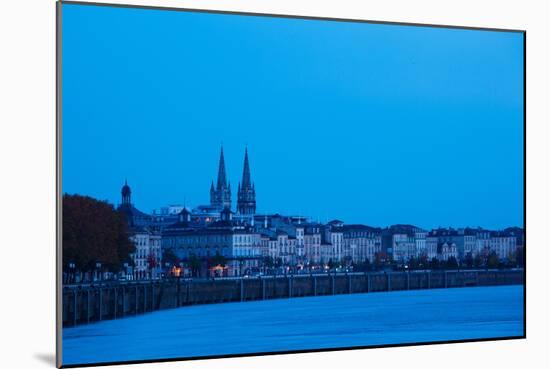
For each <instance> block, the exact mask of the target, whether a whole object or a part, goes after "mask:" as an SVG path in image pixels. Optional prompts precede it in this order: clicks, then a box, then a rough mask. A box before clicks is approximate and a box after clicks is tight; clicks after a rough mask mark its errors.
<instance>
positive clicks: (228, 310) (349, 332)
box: [63, 286, 524, 365]
mask: <svg viewBox="0 0 550 369" xmlns="http://www.w3.org/2000/svg"><path fill="white" fill-rule="evenodd" d="M523 293H524V291H523V286H494V287H472V288H452V289H451V288H449V289H432V290H418V291H395V292H391V293H376V294H374V293H360V294H354V295H335V296H323V297H304V298H301V299H279V300H270V301H254V302H248V303H245V304H241V303H227V304H211V305H196V306H189V307H186V308H182V309H172V310H165V311H157V312H153V313H151V314H145V315H141V316H135V317H131V318H127V319H118V320H111V321H104V322H99V323H96V324H90V325H83V326H79V327H71V328H64V329H63V363H64V364H65V365H70V364H79V363H101V362H110V361H131V360H153V359H160V358H184V357H204V356H211V355H236V354H251V353H260V352H277V351H292V350H308V349H310V350H311V349H329V348H336V347H352V346H371V345H393V344H405V343H419V342H434V341H449V340H469V339H486V338H502V337H520V336H522V335H523V314H524V311H523Z"/></svg>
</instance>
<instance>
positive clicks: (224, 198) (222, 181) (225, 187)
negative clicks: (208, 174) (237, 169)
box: [210, 145, 231, 210]
mask: <svg viewBox="0 0 550 369" xmlns="http://www.w3.org/2000/svg"><path fill="white" fill-rule="evenodd" d="M210 205H212V206H215V207H216V208H218V209H220V210H221V209H223V208H224V207H228V208H230V209H231V184H230V183H229V181H228V180H227V174H226V172H225V158H224V155H223V145H222V147H221V150H220V161H219V164H218V179H217V182H216V187H215V188H214V182H212V185H211V186H210Z"/></svg>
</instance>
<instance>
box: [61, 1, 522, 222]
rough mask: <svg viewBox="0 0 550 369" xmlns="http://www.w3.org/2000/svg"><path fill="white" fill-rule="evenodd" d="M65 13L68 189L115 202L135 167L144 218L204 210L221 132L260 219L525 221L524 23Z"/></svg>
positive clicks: (234, 178) (233, 178)
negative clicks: (487, 25) (448, 25)
mask: <svg viewBox="0 0 550 369" xmlns="http://www.w3.org/2000/svg"><path fill="white" fill-rule="evenodd" d="M65 12H66V13H67V14H70V16H69V17H67V21H66V22H65V23H64V28H66V29H67V30H70V32H65V33H64V35H63V37H64V39H63V45H64V47H63V53H64V54H63V58H64V63H63V74H64V77H65V78H64V82H63V93H64V96H63V98H64V104H63V169H62V173H63V190H64V191H65V192H68V193H83V194H89V195H91V196H94V197H96V198H99V199H106V200H109V201H110V202H112V203H113V204H116V203H117V201H118V189H119V188H120V186H121V184H122V183H123V181H124V180H125V179H128V181H129V183H130V184H131V185H132V188H133V189H134V199H135V200H134V201H135V202H136V204H137V205H138V207H140V208H141V209H143V210H146V211H148V212H149V211H151V210H153V209H156V208H159V207H161V206H164V205H168V204H170V203H180V204H181V203H183V202H184V201H186V202H187V203H188V204H190V205H200V204H206V203H208V195H209V193H208V188H209V186H210V182H211V180H212V178H213V177H214V176H215V174H216V170H217V166H216V164H217V157H218V154H219V153H218V148H219V145H220V143H221V142H223V143H224V147H225V151H226V152H225V154H226V165H227V174H228V178H229V180H230V182H231V183H232V185H233V186H234V187H233V188H234V191H235V192H234V195H235V194H236V184H237V182H238V180H239V178H240V176H241V169H242V155H243V153H244V148H245V147H246V146H248V150H249V152H250V167H251V171H252V173H253V176H254V182H255V184H256V191H257V202H258V209H257V212H258V213H264V212H279V213H285V214H304V215H307V216H310V217H312V218H313V219H321V220H323V219H324V220H330V219H331V218H339V219H342V220H345V221H346V222H349V223H365V224H372V225H374V226H382V225H387V224H399V223H413V224H418V225H419V226H421V227H425V228H436V227H438V226H449V225H452V226H457V227H460V226H470V225H471V226H474V225H479V226H482V227H485V228H497V229H498V228H504V227H507V226H522V225H523V206H524V204H523V191H524V188H523V169H524V168H523V124H522V122H523V106H522V103H523V93H522V90H523V89H522V86H523V74H522V70H523V59H522V58H521V55H522V53H521V50H523V41H522V36H521V35H520V34H514V33H506V32H498V33H497V32H483V33H476V32H472V31H469V30H456V29H437V30H436V29H432V28H429V27H415V28H407V32H402V28H403V26H392V27H389V28H388V27H386V26H383V25H376V24H361V25H357V24H352V23H350V24H348V23H334V22H308V21H305V20H298V19H278V20H277V22H276V23H271V22H269V21H267V22H266V21H265V19H259V18H258V17H235V16H226V15H220V14H215V15H212V14H209V15H204V14H196V13H175V12H153V13H148V12H144V11H142V10H139V9H134V10H132V11H122V10H121V9H116V8H101V7H97V8H93V9H92V8H90V9H87V10H86V12H83V11H82V10H81V9H80V8H79V7H77V6H71V5H67V7H66V9H65ZM145 14H147V15H148V16H145ZM98 20H101V22H102V24H103V27H101V29H97V27H94V26H93V22H96V21H98ZM143 22H147V24H148V25H150V26H151V27H142V25H143V24H144V23H143ZM122 24H124V27H122V26H121V25H122ZM82 25H88V26H87V27H82ZM197 27H198V29H199V30H200V32H194V33H193V34H190V33H189V32H187V30H188V28H189V29H191V28H193V29H195V28H197ZM149 28H150V29H149ZM228 29H231V31H230V32H228V31H227V30H228ZM252 29H253V30H254V32H250V30H252ZM181 35H185V38H182V36H181ZM285 35H286V36H288V37H283V36H285ZM313 35H315V37H319V38H320V39H322V40H323V42H321V43H312V42H311V41H312V40H311V37H313ZM280 37H283V38H284V39H285V42H280V41H278V40H280ZM266 44H268V45H270V48H269V49H265V48H263V47H262V45H266ZM358 44H360V45H363V46H364V47H363V48H361V49H358V48H357V47H356V46H354V45H358ZM84 45H85V46H84ZM207 45H209V46H207ZM212 45H213V46H212ZM190 48H193V50H194V54H190V53H189V52H188V50H189V49H190ZM296 50H299V53H298V54H296ZM228 53H231V55H239V56H240V57H239V58H237V59H235V60H225V59H224V57H223V56H224V55H226V54H228ZM98 55H103V56H101V57H100V56H98ZM219 60H225V61H224V63H222V64H223V65H222V64H220V63H219V62H218V61H219ZM359 66H360V67H359ZM82 68H85V69H86V71H87V73H81V70H82ZM145 68H147V69H145ZM190 71H193V73H190ZM267 71H269V73H268V72H267ZM351 71H353V73H351ZM259 77H261V78H259ZM320 77H322V78H320ZM105 86H109V88H105ZM83 138H84V139H83ZM235 200H236V197H235V196H233V201H234V203H235V202H236V201H235Z"/></svg>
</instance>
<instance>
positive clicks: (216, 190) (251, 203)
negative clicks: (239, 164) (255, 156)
mask: <svg viewBox="0 0 550 369" xmlns="http://www.w3.org/2000/svg"><path fill="white" fill-rule="evenodd" d="M210 205H211V206H213V207H216V208H218V209H219V210H223V209H225V208H228V209H231V184H230V183H229V181H228V180H227V174H226V171H225V158H224V155H223V146H222V148H221V151H220V162H219V166H218V180H217V181H216V186H215V187H214V181H212V184H211V185H210ZM237 213H239V214H242V215H253V214H255V213H256V190H255V189H254V183H252V180H251V179H250V165H249V163H248V149H245V152H244V166H243V177H242V180H241V182H240V183H239V187H238V190H237Z"/></svg>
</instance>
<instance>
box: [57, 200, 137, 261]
mask: <svg viewBox="0 0 550 369" xmlns="http://www.w3.org/2000/svg"><path fill="white" fill-rule="evenodd" d="M132 252H134V245H133V243H132V242H131V241H130V240H129V238H128V230H127V222H126V218H125V216H124V214H123V213H120V212H118V211H116V210H115V209H114V208H113V206H112V205H111V204H109V203H107V202H106V201H99V200H96V199H94V198H91V197H88V196H80V195H67V194H65V195H63V267H64V268H66V267H67V264H68V263H69V262H73V263H75V264H76V268H77V269H79V270H82V271H86V270H93V269H94V268H95V264H96V263H97V262H100V263H101V264H102V266H103V267H105V268H106V269H107V270H110V271H118V270H120V268H121V267H122V265H123V264H124V263H125V262H130V257H129V256H130V253H132Z"/></svg>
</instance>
